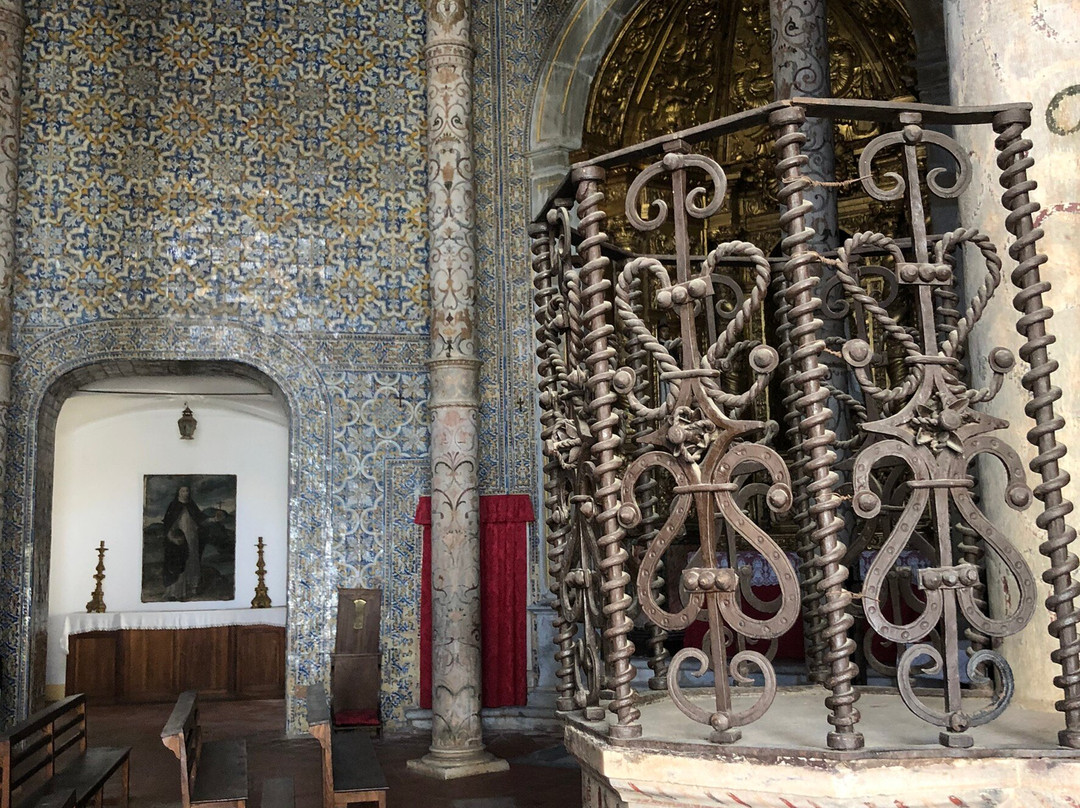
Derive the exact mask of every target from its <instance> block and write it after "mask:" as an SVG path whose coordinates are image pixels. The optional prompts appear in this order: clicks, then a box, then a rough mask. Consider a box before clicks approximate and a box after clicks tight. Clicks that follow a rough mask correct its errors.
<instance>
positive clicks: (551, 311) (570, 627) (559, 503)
mask: <svg viewBox="0 0 1080 808" xmlns="http://www.w3.org/2000/svg"><path fill="white" fill-rule="evenodd" d="M529 237H530V238H531V239H532V255H533V259H532V264H533V288H534V289H535V290H536V293H535V295H534V299H535V302H536V354H537V358H538V359H539V364H538V366H537V372H538V374H539V376H540V384H539V390H540V442H541V445H542V446H543V447H544V507H545V510H546V511H547V525H546V527H547V537H546V538H547V545H548V550H547V559H548V575H549V577H550V579H551V594H552V596H553V600H554V610H555V619H554V620H552V628H554V629H555V645H556V651H555V662H556V664H557V665H558V670H557V671H556V677H557V679H558V682H557V684H556V686H555V690H556V692H557V694H558V695H557V697H556V701H555V709H557V710H560V711H563V712H566V711H569V710H573V709H574V635H575V634H576V633H577V626H576V625H575V623H574V622H573V621H572V620H568V619H567V617H566V616H565V615H564V613H563V608H562V603H561V602H560V598H559V594H560V592H561V586H560V580H561V578H562V577H563V576H565V575H566V568H565V565H566V555H567V543H568V541H569V540H570V512H569V508H568V506H567V503H566V502H565V501H564V497H563V496H561V495H560V494H561V492H560V487H561V485H562V481H561V477H560V474H559V456H558V453H557V451H554V441H555V440H556V435H555V431H556V418H557V414H556V410H555V407H556V403H557V402H556V400H557V398H558V381H557V379H556V374H557V370H556V365H557V361H558V345H557V343H556V341H555V337H554V334H553V331H554V322H555V318H556V317H557V316H558V313H557V312H556V310H555V306H554V299H555V297H556V284H555V270H554V269H553V268H552V265H551V232H550V229H549V227H548V226H547V225H545V224H533V225H530V226H529ZM549 446H550V447H551V449H549Z"/></svg>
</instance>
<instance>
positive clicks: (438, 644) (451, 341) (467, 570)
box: [409, 0, 508, 780]
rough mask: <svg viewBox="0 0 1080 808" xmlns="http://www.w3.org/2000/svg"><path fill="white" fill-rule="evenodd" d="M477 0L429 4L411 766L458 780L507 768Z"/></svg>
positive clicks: (426, 51) (455, 0) (426, 61)
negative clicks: (425, 558)
mask: <svg viewBox="0 0 1080 808" xmlns="http://www.w3.org/2000/svg"><path fill="white" fill-rule="evenodd" d="M467 1H468V0H431V1H430V3H429V4H428V7H427V46H426V47H425V49H424V56H425V65H426V68H427V77H428V85H427V97H428V227H429V231H430V234H431V235H430V257H429V259H428V269H429V272H430V275H431V359H430V361H429V362H428V368H429V372H430V378H429V393H428V409H429V411H430V414H431V594H432V600H431V616H432V675H431V688H432V719H431V747H430V751H429V752H428V754H426V755H425V756H424V757H423V758H420V759H419V760H411V761H409V768H411V769H413V770H415V771H417V772H419V773H421V774H425V775H428V776H431V777H436V778H439V779H442V780H449V779H452V778H457V777H468V776H470V775H474V774H485V773H487V772H493V771H502V770H504V769H506V768H508V764H507V763H506V761H504V760H500V759H498V758H496V757H495V756H494V755H492V754H491V753H490V752H487V751H486V750H485V749H484V743H483V739H482V727H481V723H480V682H481V670H480V664H481V657H480V495H479V489H478V487H477V486H478V483H477V465H478V454H479V452H478V441H477V421H478V417H477V413H478V410H479V408H480V393H479V371H480V360H478V359H477V358H476V345H475V342H474V339H475V334H474V331H473V325H474V322H475V319H476V318H475V308H476V251H475V247H474V243H475V229H476V213H475V194H474V192H473V147H472V63H473V51H472V47H471V45H470V44H469V9H468V5H467Z"/></svg>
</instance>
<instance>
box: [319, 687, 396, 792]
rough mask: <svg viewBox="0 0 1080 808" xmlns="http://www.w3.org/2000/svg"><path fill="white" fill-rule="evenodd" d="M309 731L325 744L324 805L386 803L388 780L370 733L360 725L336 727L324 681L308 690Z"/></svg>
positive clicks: (323, 772)
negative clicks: (351, 727)
mask: <svg viewBox="0 0 1080 808" xmlns="http://www.w3.org/2000/svg"><path fill="white" fill-rule="evenodd" d="M307 714H308V732H310V733H311V734H312V735H314V736H315V738H317V739H318V741H319V745H320V746H321V747H322V776H323V777H322V779H323V808H341V807H342V806H347V805H349V804H350V803H354V802H375V803H378V804H379V806H381V808H385V806H386V793H387V790H388V789H387V784H386V777H385V776H384V775H383V771H382V767H381V766H380V765H379V760H378V758H377V757H376V756H375V747H374V746H373V745H372V743H371V736H370V735H369V734H368V733H367V732H365V731H364V730H361V729H334V728H333V726H332V725H331V722H330V705H329V704H328V703H327V700H326V691H325V690H324V689H323V686H322V685H321V684H317V685H311V686H310V687H309V688H308V692H307Z"/></svg>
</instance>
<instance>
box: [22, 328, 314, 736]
mask: <svg viewBox="0 0 1080 808" xmlns="http://www.w3.org/2000/svg"><path fill="white" fill-rule="evenodd" d="M117 345H120V346H125V347H124V348H123V349H115V348H114V347H113V346H117ZM130 346H139V348H138V349H137V350H133V349H132V348H131V347H130ZM192 372H197V373H202V374H206V375H218V376H221V375H234V376H241V377H245V378H249V379H255V380H257V381H258V382H259V383H260V384H262V385H264V386H265V387H266V388H267V389H270V390H271V391H273V392H274V394H275V396H277V397H278V399H279V400H280V401H281V402H282V406H283V409H284V411H285V412H287V413H288V417H289V494H288V499H289V503H288V536H289V539H288V543H289V561H288V566H289V569H288V596H287V600H288V604H287V605H288V607H289V617H288V625H287V641H286V710H287V721H288V729H289V731H291V732H299V730H300V726H301V716H300V713H301V712H302V709H301V708H302V701H298V700H297V689H298V688H303V687H305V686H306V685H307V684H308V683H311V682H316V681H322V679H323V678H324V671H325V665H326V660H325V658H324V655H323V654H322V650H323V649H325V648H328V647H329V646H330V644H331V643H330V641H329V639H330V638H329V632H330V630H331V627H332V620H331V619H330V618H331V614H332V612H331V609H332V607H333V604H332V603H331V600H332V599H331V598H329V597H326V598H321V597H318V598H316V597H312V594H311V593H313V592H319V593H322V592H328V591H330V590H331V589H332V585H331V583H330V582H331V581H332V580H333V576H332V575H331V574H330V570H331V565H332V563H333V559H332V558H331V557H330V551H329V548H330V546H331V541H330V539H331V520H330V516H329V514H330V503H329V497H330V484H329V478H330V471H331V469H330V464H329V463H328V462H327V460H326V458H327V457H328V455H329V448H328V447H329V445H330V408H329V404H328V396H327V393H326V390H325V387H324V384H323V382H322V379H321V377H320V376H319V374H318V372H317V370H316V369H315V368H314V367H313V366H312V365H311V363H310V360H309V358H308V357H306V356H304V355H303V354H302V353H300V352H299V351H298V350H297V349H296V348H294V347H293V346H291V345H290V344H288V343H287V342H286V341H284V340H281V339H278V338H276V337H273V336H268V335H266V334H264V333H262V332H259V331H258V330H256V329H251V328H246V327H243V326H238V325H209V324H199V323H192V324H184V325H179V324H176V323H168V322H162V321H149V320H127V321H110V322H101V323H94V324H90V325H85V326H78V327H73V328H69V329H63V330H61V331H58V332H56V333H55V334H52V335H50V336H49V337H46V338H44V339H42V340H40V341H39V342H37V343H35V344H34V345H33V346H31V347H30V348H29V349H28V350H27V351H26V352H25V353H24V355H23V356H22V357H21V359H20V362H19V365H18V366H17V368H16V372H15V380H14V382H15V383H14V389H15V391H16V396H15V401H14V402H13V404H12V408H11V412H10V416H9V417H10V426H9V430H8V458H9V461H8V462H9V467H8V470H7V478H8V482H7V485H8V491H7V499H6V507H7V514H8V519H7V520H6V524H5V529H6V533H5V536H4V546H5V558H6V559H7V563H5V564H4V566H3V570H2V576H3V577H2V582H3V587H4V596H5V598H6V601H7V602H8V603H9V604H11V609H10V614H11V615H12V618H11V619H12V621H13V623H14V625H11V626H6V627H5V629H6V630H7V632H8V636H9V637H10V638H11V639H10V640H9V642H10V646H9V648H8V652H7V653H5V654H4V659H3V683H2V684H3V688H2V689H3V710H4V714H5V717H6V718H8V719H9V720H10V718H12V717H14V716H16V715H20V714H21V715H25V714H26V713H27V712H28V711H29V710H30V709H31V708H32V706H34V705H36V704H39V703H40V700H41V699H42V698H43V696H44V684H45V661H46V647H47V633H48V629H47V625H48V589H49V581H48V574H49V561H50V549H51V535H50V534H51V508H52V473H53V472H52V469H53V459H52V453H53V451H54V449H55V427H56V419H57V416H58V414H59V411H60V407H61V405H62V404H63V402H64V401H65V400H66V398H67V397H68V396H69V395H70V394H71V393H72V391H74V390H75V389H77V388H78V387H80V386H82V385H85V384H87V383H89V382H92V381H96V380H100V379H103V378H108V377H117V376H125V375H133V374H136V375H137V374H143V375H147V374H163V373H164V374H176V375H183V374H185V373H192ZM301 694H302V690H301Z"/></svg>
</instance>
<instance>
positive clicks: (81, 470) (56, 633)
mask: <svg viewBox="0 0 1080 808" xmlns="http://www.w3.org/2000/svg"><path fill="white" fill-rule="evenodd" d="M181 381H182V380H176V379H174V380H173V381H172V385H171V389H173V390H176V389H178V387H177V385H178V383H179V382H181ZM239 384H243V383H242V382H241V383H239ZM111 386H113V387H115V386H116V385H115V384H113V385H111ZM236 386H237V383H232V384H231V387H234V388H235V387H236ZM203 387H205V385H203ZM195 389H201V388H200V387H199V386H198V385H195ZM185 401H186V402H187V403H188V404H189V405H190V406H191V408H192V410H193V411H194V413H195V417H196V418H197V419H198V422H199V423H198V428H197V430H196V433H195V439H194V440H191V441H185V440H180V437H179V432H178V430H177V427H176V420H177V418H178V417H179V416H180V412H181V410H182V409H183V406H184V403H185ZM288 440H289V439H288V419H287V416H286V415H285V413H284V411H283V410H282V408H281V406H280V405H279V404H278V403H277V402H276V401H274V399H272V398H271V397H269V396H265V397H260V396H250V395H247V396H236V397H231V396H230V397H225V396H219V395H215V396H200V395H198V394H190V395H186V396H176V395H152V396H142V395H130V394H124V395H119V394H101V393H76V394H75V395H74V396H72V397H71V398H69V399H68V400H67V401H66V402H65V404H64V406H63V409H62V410H61V412H60V416H59V419H58V421H57V426H56V465H55V480H54V489H53V523H52V534H53V535H52V558H51V566H50V575H49V651H48V663H47V668H48V670H47V675H46V681H47V683H48V684H49V685H61V684H62V683H63V682H64V668H65V664H66V659H65V655H64V653H63V650H62V647H61V643H60V641H61V633H62V632H61V629H62V626H63V621H64V616H65V615H67V614H69V613H72V612H85V610H86V603H87V601H88V600H89V599H90V595H91V593H92V591H93V587H94V581H93V577H92V576H93V574H94V568H95V566H96V564H97V552H96V548H97V546H98V542H100V541H101V540H102V539H104V540H105V545H106V547H107V548H108V552H107V553H106V554H105V583H104V592H105V603H106V605H107V608H108V611H110V612H122V611H165V610H175V611H181V612H182V611H191V610H206V609H238V608H249V607H250V605H251V598H252V597H253V594H254V590H255V583H256V577H255V564H256V555H257V552H256V549H255V543H256V541H257V540H258V537H259V536H262V537H263V541H264V542H265V543H266V545H267V546H266V551H265V558H266V568H267V578H266V583H267V586H268V588H269V591H270V598H271V600H272V601H273V603H274V605H275V606H284V605H285V598H286V594H285V593H286V589H285V585H286V562H287V555H288V552H287V546H286V536H287V519H288V513H287V511H288V451H289V446H288ZM145 474H235V475H236V589H235V599H234V600H232V601H194V602H189V603H142V602H141V601H140V597H141V574H142V510H143V475H145Z"/></svg>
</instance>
